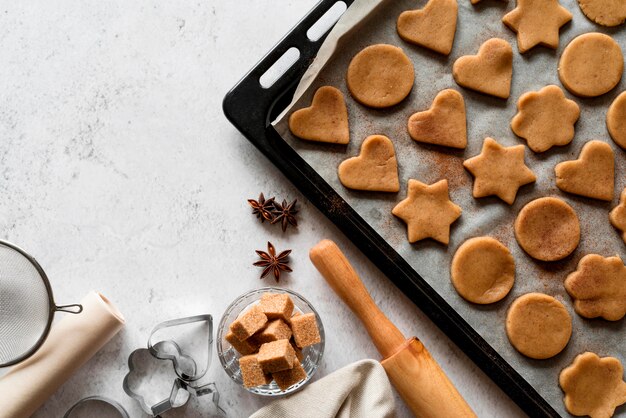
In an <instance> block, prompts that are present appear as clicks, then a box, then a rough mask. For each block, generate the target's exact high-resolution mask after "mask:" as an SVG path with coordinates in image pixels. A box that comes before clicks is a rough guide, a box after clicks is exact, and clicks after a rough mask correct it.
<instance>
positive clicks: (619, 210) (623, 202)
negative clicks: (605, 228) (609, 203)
mask: <svg viewBox="0 0 626 418" xmlns="http://www.w3.org/2000/svg"><path fill="white" fill-rule="evenodd" d="M609 220H610V221H611V225H613V226H614V227H615V228H617V229H619V230H620V231H621V232H622V239H623V240H624V242H625V243H626V188H625V189H624V190H622V194H621V195H620V197H619V205H617V206H615V207H614V208H613V210H611V212H610V213H609Z"/></svg>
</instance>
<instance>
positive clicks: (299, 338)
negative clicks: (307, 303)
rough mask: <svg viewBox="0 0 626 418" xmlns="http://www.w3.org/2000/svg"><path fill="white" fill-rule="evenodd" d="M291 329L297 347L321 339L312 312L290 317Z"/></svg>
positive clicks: (314, 342) (311, 343)
mask: <svg viewBox="0 0 626 418" xmlns="http://www.w3.org/2000/svg"><path fill="white" fill-rule="evenodd" d="M291 331H292V332H293V339H294V340H295V342H296V344H297V345H298V347H300V348H302V347H307V346H309V345H313V344H317V343H319V342H321V341H322V339H321V337H320V330H319V328H318V327H317V319H316V318H315V314H314V313H308V314H303V315H298V316H296V317H292V318H291Z"/></svg>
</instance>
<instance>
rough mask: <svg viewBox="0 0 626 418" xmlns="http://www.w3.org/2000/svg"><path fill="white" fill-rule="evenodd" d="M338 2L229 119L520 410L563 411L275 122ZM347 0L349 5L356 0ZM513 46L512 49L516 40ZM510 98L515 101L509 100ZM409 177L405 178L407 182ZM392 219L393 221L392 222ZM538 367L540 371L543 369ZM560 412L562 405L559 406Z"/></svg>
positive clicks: (310, 18) (282, 47)
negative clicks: (282, 69) (290, 59)
mask: <svg viewBox="0 0 626 418" xmlns="http://www.w3.org/2000/svg"><path fill="white" fill-rule="evenodd" d="M335 2H336V0H328V1H322V2H320V3H319V4H318V5H317V6H316V7H315V8H314V9H313V10H312V11H311V12H310V13H309V14H308V15H307V16H306V17H305V18H304V19H303V20H302V21H301V22H299V23H298V24H297V25H296V27H295V28H294V29H293V30H292V31H291V32H290V33H289V34H288V35H287V36H286V37H285V38H283V40H281V41H280V42H279V44H278V45H277V46H276V47H275V48H274V49H273V50H272V51H270V53H268V54H267V55H266V56H265V57H264V58H263V59H262V60H261V62H259V63H258V64H257V65H256V66H255V67H254V68H253V69H252V70H251V71H250V72H249V73H248V74H247V75H246V76H245V77H244V78H243V79H242V80H241V81H240V82H239V83H238V84H237V85H236V86H235V87H234V88H233V89H232V90H231V91H230V92H229V93H228V95H227V96H226V98H225V99H224V112H225V114H226V116H227V117H228V118H229V120H230V121H231V122H232V123H233V124H234V125H235V126H236V127H237V128H238V129H239V130H240V131H241V132H242V133H243V134H244V135H245V136H246V137H247V138H248V139H249V140H250V141H251V142H252V143H253V144H254V145H255V146H256V147H257V148H259V149H260V150H261V151H262V152H263V153H264V154H265V155H266V156H267V157H268V158H269V159H270V160H271V161H272V162H273V163H274V164H275V165H276V166H277V167H278V168H279V169H280V170H281V171H282V172H283V173H284V174H285V175H286V176H287V177H288V178H289V179H290V180H291V181H292V182H293V183H294V184H295V185H296V186H297V187H298V188H299V189H300V190H301V192H302V193H303V194H304V195H305V196H306V197H307V198H308V199H309V200H310V201H311V202H313V203H314V204H315V205H316V206H317V207H318V208H319V209H320V210H321V211H322V212H323V213H324V214H325V215H326V216H327V217H328V218H329V219H330V220H331V221H333V222H334V223H335V224H336V225H337V226H338V227H339V228H340V229H341V230H342V231H343V232H344V233H345V234H346V235H347V236H348V237H349V238H350V239H351V240H352V241H353V242H354V243H355V244H356V245H357V246H358V247H359V248H360V249H361V250H362V251H363V252H364V253H365V254H366V255H367V256H368V257H369V258H370V259H371V260H372V261H373V262H374V263H375V264H376V265H377V266H378V267H379V268H380V269H381V270H382V271H383V272H384V273H385V274H386V275H387V276H388V277H389V278H390V279H391V280H392V282H393V283H394V284H395V285H396V286H397V287H399V288H400V289H401V290H402V291H403V292H404V293H405V294H406V295H407V297H409V298H410V299H411V300H412V301H413V302H414V303H415V304H416V305H417V306H419V307H420V308H421V309H422V311H423V312H425V313H426V314H427V315H428V316H429V317H430V318H431V319H432V320H433V322H435V323H436V324H437V325H438V326H439V327H440V328H441V329H442V331H443V332H445V333H446V334H447V335H448V336H449V337H450V338H451V339H452V340H453V341H454V342H455V343H456V344H457V345H458V346H459V347H460V348H461V349H462V350H463V351H464V352H465V353H466V354H467V355H468V356H469V357H470V358H471V359H472V360H473V361H474V362H475V363H476V364H477V365H478V366H479V367H480V368H481V369H482V370H483V371H484V372H485V373H486V374H487V375H488V376H490V377H491V378H492V379H493V380H494V382H495V383H496V384H498V385H499V386H500V387H501V388H502V389H503V390H504V391H505V392H506V393H507V394H508V395H509V396H510V397H511V398H512V399H513V400H514V401H515V402H516V403H517V404H518V405H519V406H520V407H521V408H522V409H524V410H525V411H526V412H527V413H528V414H529V415H531V416H559V414H558V412H557V411H556V410H555V409H554V408H552V407H551V406H550V404H549V403H548V402H547V401H546V400H545V399H544V398H542V397H541V395H540V394H539V393H538V392H537V391H536V390H535V389H534V388H533V387H532V386H531V385H530V384H529V383H527V381H526V380H525V379H524V378H523V377H522V376H521V375H520V374H519V373H518V372H517V371H516V370H515V369H514V368H513V367H512V366H511V365H510V364H509V363H507V362H506V361H505V360H504V359H503V357H502V356H501V355H499V354H498V352H496V350H494V349H493V348H492V347H491V346H490V345H489V344H488V343H487V342H486V341H485V340H484V339H483V338H482V337H481V336H480V334H479V333H478V332H476V331H475V330H474V329H473V328H472V327H471V326H470V325H469V324H468V323H467V321H466V320H465V319H463V317H461V315H459V314H458V313H457V312H456V311H455V310H454V309H453V308H452V307H451V306H450V304H448V303H447V302H446V300H445V299H444V298H442V297H441V296H440V295H439V293H437V291H435V290H434V289H433V288H432V287H431V286H430V285H429V284H428V282H427V281H426V280H424V279H423V278H422V277H421V276H420V275H419V274H418V273H417V272H416V270H415V269H414V268H412V267H411V265H410V264H409V263H408V262H407V261H405V259H404V258H403V257H402V256H401V255H400V254H399V253H398V252H397V251H396V250H394V249H393V248H392V247H391V246H390V245H389V243H388V242H387V241H385V240H384V239H383V238H382V237H381V235H380V234H379V233H378V232H376V230H375V229H374V228H373V227H372V226H371V225H370V224H368V222H366V221H365V220H364V218H363V217H361V216H360V215H359V214H358V213H357V211H356V210H355V207H352V206H350V204H348V203H347V202H346V200H344V198H342V196H341V195H340V194H339V193H338V192H337V191H336V190H335V189H334V188H333V186H331V185H330V184H329V182H327V181H325V180H324V178H323V177H322V176H321V175H320V174H319V173H318V172H317V171H316V170H315V169H313V168H312V166H311V165H309V163H307V161H306V160H305V159H303V158H302V157H301V154H299V153H298V152H299V151H297V150H295V149H294V148H295V147H294V148H292V146H291V145H290V144H289V142H288V141H285V140H284V139H283V138H282V137H281V136H280V135H279V134H278V132H277V131H276V130H275V129H274V128H273V127H272V126H270V122H271V121H273V120H274V119H275V117H276V116H277V115H278V114H279V113H281V112H282V111H283V109H284V108H285V107H286V106H287V105H288V104H289V102H290V101H291V99H292V96H293V92H294V89H295V87H296V85H297V83H298V81H299V80H300V78H301V77H302V75H303V73H304V72H305V70H306V69H307V68H308V67H309V65H310V63H311V62H312V60H313V58H314V57H315V55H316V53H317V51H318V49H319V47H320V46H321V44H322V43H323V41H324V37H322V38H321V39H319V40H317V41H315V42H311V41H310V40H309V39H308V37H307V34H306V33H307V30H308V29H309V27H310V26H311V25H312V24H314V23H315V22H316V21H317V20H318V19H319V18H320V17H321V16H322V15H323V14H324V13H325V12H326V11H327V10H328V9H329V8H330V7H331V6H333V5H334V4H335ZM345 3H347V4H348V5H350V4H351V3H352V1H345ZM468 3H469V2H468ZM420 4H421V2H420ZM504 7H506V3H505V4H504ZM496 36H497V35H496ZM562 41H563V40H562ZM511 43H512V46H513V48H514V49H515V48H516V44H515V43H514V42H511ZM292 47H296V48H298V49H299V51H300V57H299V59H298V61H297V62H296V63H295V64H294V65H293V66H292V67H291V68H290V69H289V70H288V71H287V72H286V73H285V74H284V75H283V76H282V77H281V78H279V79H278V81H277V82H276V83H275V84H273V85H272V86H271V87H269V88H267V89H264V88H262V87H261V86H260V84H259V78H260V77H261V75H263V74H264V73H265V72H266V71H267V70H268V69H269V68H270V67H271V66H272V65H273V64H274V63H275V62H276V60H278V59H279V58H280V57H281V56H282V55H283V54H284V53H285V52H286V51H287V50H288V49H289V48H292ZM473 53H475V52H473ZM416 65H417V64H416ZM465 94H466V91H465V90H464V95H465ZM309 99H310V98H309ZM429 100H432V98H430V97H429V98H428V99H427V101H429ZM509 100H510V101H512V100H515V99H514V98H513V97H512V98H511V99H509ZM509 104H510V102H509ZM509 136H510V137H512V136H513V135H512V134H510V135H509ZM392 139H394V138H392ZM498 139H499V140H500V138H498ZM361 140H362V138H357V137H353V141H354V142H355V143H360V141H361ZM518 143H519V142H518ZM506 145H510V144H506ZM305 147H306V145H305ZM300 151H301V150H300ZM352 151H354V149H352V150H351V151H350V152H348V153H344V157H348V156H352V155H353V154H354V152H352ZM618 152H619V151H618ZM527 158H528V153H527ZM618 158H619V157H618ZM327 178H328V177H327ZM405 180H406V179H405V178H404V176H403V179H402V181H403V182H404V181H405ZM344 193H345V191H344ZM403 197H404V194H403V193H400V195H399V196H397V198H398V199H401V198H403ZM348 200H351V199H348ZM389 217H391V215H389ZM391 221H392V222H393V219H392V220H391ZM378 230H380V229H378ZM458 244H459V243H457V245H458ZM394 245H395V244H394ZM450 251H452V246H451V248H449V249H448V252H450ZM505 303H506V304H507V305H508V303H510V300H508V299H507V302H505ZM531 367H532V365H531ZM536 368H537V369H540V368H541V366H539V367H536ZM552 384H553V385H554V386H555V387H556V390H557V391H559V392H560V390H559V389H558V386H557V382H556V381H554V382H553V383H552ZM552 399H554V397H553V398H552ZM559 409H560V410H563V408H562V407H560V408H559Z"/></svg>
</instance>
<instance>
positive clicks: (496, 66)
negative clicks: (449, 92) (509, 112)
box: [452, 38, 513, 99]
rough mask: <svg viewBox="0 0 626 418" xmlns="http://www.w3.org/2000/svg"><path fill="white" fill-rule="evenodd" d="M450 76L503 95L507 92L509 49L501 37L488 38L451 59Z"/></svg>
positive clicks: (510, 66)
mask: <svg viewBox="0 0 626 418" xmlns="http://www.w3.org/2000/svg"><path fill="white" fill-rule="evenodd" d="M452 76H453V77H454V81H456V82H457V84H458V85H459V86H463V87H466V88H468V89H471V90H476V91H479V92H481V93H485V94H489V95H491V96H495V97H500V98H502V99H506V98H508V97H509V95H510V94H511V79H512V77H513V49H512V48H511V45H510V44H509V43H508V42H507V41H505V40H504V39H499V38H492V39H489V40H488V41H486V42H485V43H484V44H482V45H481V46H480V48H479V49H478V55H466V56H463V57H461V58H459V59H457V60H456V61H455V62H454V65H453V66H452Z"/></svg>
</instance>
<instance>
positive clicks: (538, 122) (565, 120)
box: [511, 85, 580, 152]
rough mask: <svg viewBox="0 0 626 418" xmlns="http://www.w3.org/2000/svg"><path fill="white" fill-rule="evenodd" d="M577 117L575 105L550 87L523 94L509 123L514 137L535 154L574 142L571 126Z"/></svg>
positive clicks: (578, 112) (578, 110)
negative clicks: (520, 138) (522, 140)
mask: <svg viewBox="0 0 626 418" xmlns="http://www.w3.org/2000/svg"><path fill="white" fill-rule="evenodd" d="M579 116H580V108H579V107H578V105H577V104H576V102H575V101H573V100H569V99H567V98H565V95H564V94H563V90H561V89H560V88H559V87H558V86H554V85H550V86H546V87H544V88H542V89H541V90H539V91H537V92H535V91H530V92H528V93H524V94H522V96H521V97H520V98H519V100H518V101H517V114H516V115H515V116H514V117H513V119H512V120H511V129H512V130H513V132H515V135H517V136H519V137H522V138H524V139H525V140H526V143H527V144H528V148H530V149H531V150H533V151H534V152H544V151H547V150H549V149H550V148H552V147H554V146H563V145H567V144H569V143H570V142H572V139H573V138H574V124H575V123H576V121H577V120H578V118H579Z"/></svg>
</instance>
